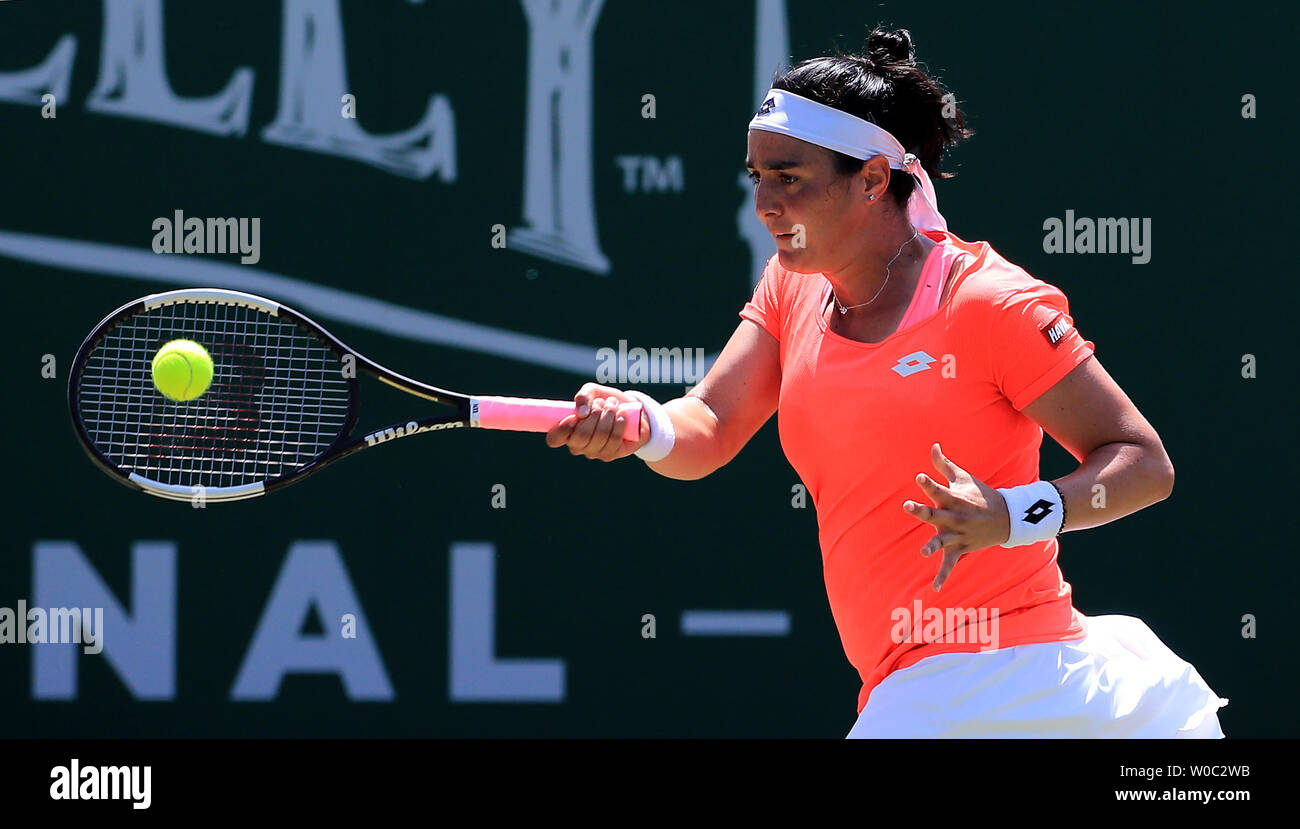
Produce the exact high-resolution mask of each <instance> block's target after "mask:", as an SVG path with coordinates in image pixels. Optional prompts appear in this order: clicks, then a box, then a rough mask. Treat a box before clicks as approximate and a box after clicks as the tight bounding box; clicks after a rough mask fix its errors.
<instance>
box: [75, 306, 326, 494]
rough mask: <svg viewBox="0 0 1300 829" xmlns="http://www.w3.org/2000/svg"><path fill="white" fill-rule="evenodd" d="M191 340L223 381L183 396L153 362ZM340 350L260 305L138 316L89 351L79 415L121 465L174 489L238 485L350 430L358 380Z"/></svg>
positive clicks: (288, 466)
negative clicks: (169, 345) (161, 383)
mask: <svg viewBox="0 0 1300 829" xmlns="http://www.w3.org/2000/svg"><path fill="white" fill-rule="evenodd" d="M175 339H189V340H194V341H195V342H197V343H199V344H200V345H202V346H203V347H204V348H205V349H207V351H208V353H209V354H210V355H211V356H212V362H213V366H214V372H213V379H212V384H211V386H210V387H209V388H208V390H207V392H206V393H204V394H203V395H202V396H200V397H199V398H197V399H195V400H191V401H186V402H177V401H173V400H170V399H168V398H166V397H164V396H163V395H162V394H161V393H160V392H159V391H158V390H157V388H155V387H154V384H153V377H152V371H151V368H152V361H153V357H154V354H156V353H157V351H158V349H159V348H160V347H161V346H162V345H163V344H164V343H166V342H169V341H170V340H175ZM342 368H343V367H342V364H341V363H340V361H339V358H338V355H336V354H335V353H334V351H333V350H332V349H330V348H329V347H328V346H327V345H326V344H325V343H324V342H322V341H321V340H320V339H319V338H317V337H316V336H314V335H313V334H312V333H311V332H310V331H308V330H306V329H304V328H302V327H301V326H299V325H297V324H295V323H293V322H289V321H287V320H284V319H281V318H279V317H275V316H272V315H270V314H268V313H265V312H263V311H260V310H258V309H255V308H249V307H246V306H241V305H232V304H226V303H220V302H183V303H176V304H173V305H165V306H162V307H159V308H155V309H152V310H149V311H146V312H143V313H140V314H137V315H135V316H133V317H129V318H127V319H126V320H124V321H123V322H121V323H120V324H119V325H117V326H116V327H115V328H113V329H111V330H110V331H109V332H108V333H107V334H106V335H105V336H104V338H103V339H102V340H101V341H100V342H99V343H98V344H97V345H96V347H95V348H94V350H93V351H92V352H91V354H90V355H89V357H88V358H87V361H86V365H85V368H84V369H83V371H82V375H81V378H80V381H79V382H80V416H81V421H82V424H83V425H84V426H85V428H86V431H87V433H88V435H89V436H90V439H91V441H92V442H93V443H94V444H95V445H96V446H97V447H98V448H99V450H100V451H101V452H102V453H103V454H104V455H105V456H106V457H107V458H108V459H109V460H110V461H112V462H113V463H114V464H116V465H117V466H118V467H119V468H121V469H123V470H125V471H127V472H135V473H137V474H139V475H142V476H144V477H146V478H149V479H151V480H154V481H158V482H160V483H163V484H169V485H173V486H185V487H196V486H203V487H232V486H241V485H244V484H250V483H257V482H259V481H265V480H268V479H270V478H275V477H279V476H280V475H284V474H288V473H290V472H292V471H294V470H296V469H299V468H301V467H302V466H304V465H306V464H307V463H310V462H311V461H312V460H313V459H314V458H315V457H316V456H317V455H319V454H321V453H322V452H323V451H324V450H325V449H326V448H328V447H329V446H330V445H331V444H332V443H333V442H334V441H335V440H336V439H337V438H338V436H339V435H340V433H342V431H343V429H344V427H345V426H346V424H347V421H348V415H349V412H350V410H351V384H350V383H349V382H348V379H347V378H345V377H344V376H343V372H342Z"/></svg>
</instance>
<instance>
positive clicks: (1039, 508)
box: [1020, 499, 1052, 524]
mask: <svg viewBox="0 0 1300 829" xmlns="http://www.w3.org/2000/svg"><path fill="white" fill-rule="evenodd" d="M1051 514H1052V504H1051V502H1049V501H1044V500H1042V499H1039V500H1038V501H1036V502H1034V505H1033V506H1031V507H1030V508H1029V509H1027V510H1025V514H1024V517H1022V518H1021V519H1020V520H1021V521H1028V522H1029V523H1030V524H1037V523H1038V522H1039V521H1042V520H1043V519H1044V518H1046V517H1047V516H1049V515H1051Z"/></svg>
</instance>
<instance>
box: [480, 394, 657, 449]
mask: <svg viewBox="0 0 1300 829" xmlns="http://www.w3.org/2000/svg"><path fill="white" fill-rule="evenodd" d="M469 411H470V418H469V425H471V426H478V427H480V428H483V429H503V430H505V431H509V432H549V431H551V429H553V428H554V427H555V425H556V424H557V423H559V422H560V421H561V420H564V418H566V417H568V416H569V415H576V414H577V413H578V412H577V404H575V403H574V402H573V401H572V400H533V399H531V398H527V397H471V398H470V401H469ZM618 411H619V414H621V415H623V416H624V417H626V418H627V425H626V426H625V427H624V428H623V439H624V440H630V441H634V442H635V441H638V440H640V439H641V404H640V403H620V404H619V406H618Z"/></svg>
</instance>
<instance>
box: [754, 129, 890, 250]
mask: <svg viewBox="0 0 1300 829" xmlns="http://www.w3.org/2000/svg"><path fill="white" fill-rule="evenodd" d="M748 149H749V156H748V158H747V159H746V161H745V163H746V167H747V168H748V170H749V177H750V180H751V181H753V182H754V210H755V212H756V213H757V214H758V220H759V221H761V222H762V223H763V225H764V226H765V227H766V228H767V229H768V232H769V233H771V234H772V235H773V236H774V237H775V238H776V249H777V253H778V255H779V256H780V262H781V267H783V268H785V269H786V270H789V271H794V272H795V273H830V272H835V271H839V270H842V269H843V268H845V267H847V266H848V265H849V264H850V263H851V262H853V261H857V260H858V259H859V257H860V256H861V253H862V249H863V247H864V243H865V240H866V238H867V234H866V233H865V232H864V230H865V228H866V226H867V222H868V217H869V210H868V206H869V205H873V204H876V202H868V201H867V193H868V192H872V191H874V190H875V189H876V187H875V185H874V184H873V183H872V178H873V177H874V176H876V168H877V167H880V166H883V167H888V163H887V162H884V161H883V159H881V160H880V164H873V163H869V164H868V168H869V169H868V171H867V172H866V173H859V174H854V175H850V176H845V175H841V174H839V173H837V172H835V168H834V166H833V163H834V162H833V156H832V155H831V152H830V150H827V149H825V148H823V147H818V146H817V145H815V144H809V143H808V142H807V141H801V140H799V139H798V138H791V137H790V136H788V135H782V134H780V133H774V132H766V131H764V130H750V131H749V144H748ZM876 160H877V159H873V162H875V161H876ZM886 175H887V174H886ZM801 227H802V233H801V234H800V232H799V231H800V228H801Z"/></svg>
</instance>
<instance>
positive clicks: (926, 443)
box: [740, 231, 1094, 713]
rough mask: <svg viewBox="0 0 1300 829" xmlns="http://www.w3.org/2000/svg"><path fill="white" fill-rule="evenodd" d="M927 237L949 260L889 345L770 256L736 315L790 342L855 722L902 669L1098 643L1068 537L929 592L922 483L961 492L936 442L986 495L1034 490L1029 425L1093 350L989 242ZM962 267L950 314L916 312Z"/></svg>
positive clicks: (787, 359)
mask: <svg viewBox="0 0 1300 829" xmlns="http://www.w3.org/2000/svg"><path fill="white" fill-rule="evenodd" d="M925 233H926V235H927V236H929V237H930V238H931V239H933V240H935V241H936V242H938V243H939V244H937V245H936V246H935V247H934V248H933V249H932V250H931V251H930V253H929V254H928V256H927V258H926V262H925V264H924V266H923V268H922V273H921V279H920V281H919V283H918V289H917V294H916V296H914V298H913V301H912V307H911V308H910V309H909V312H908V315H907V316H906V317H905V319H904V323H903V325H902V326H901V327H900V328H899V330H897V331H896V332H894V333H893V334H891V335H890V336H889V337H888V338H886V339H885V340H883V341H882V342H879V343H863V342H857V341H855V340H850V339H847V338H845V337H842V336H840V335H838V334H836V333H834V332H833V331H830V330H829V329H828V326H827V323H826V320H825V318H824V317H823V315H822V311H823V310H824V309H825V308H826V305H827V303H828V302H829V300H830V283H829V282H828V281H827V280H826V278H825V277H824V276H822V275H821V274H799V273H792V272H790V271H786V270H785V269H784V268H782V267H781V265H780V262H779V258H778V256H775V255H774V256H773V257H772V258H771V259H770V260H769V261H768V263H767V267H766V268H765V269H764V272H763V278H762V280H761V281H760V282H759V284H758V286H757V287H756V288H755V290H754V295H753V298H752V299H751V301H750V302H748V303H746V305H745V307H744V309H743V310H742V311H741V312H740V316H741V317H742V318H743V319H747V320H750V321H752V322H754V323H756V324H758V325H760V326H762V327H763V328H764V329H765V330H766V331H767V332H768V333H770V334H771V335H772V336H773V337H775V338H776V339H777V340H778V341H779V342H780V347H781V395H780V403H779V408H778V412H777V422H778V426H779V431H780V436H781V445H782V448H783V449H784V450H785V454H786V457H787V458H788V459H789V461H790V463H791V465H792V466H793V467H794V469H795V471H796V472H797V473H798V474H799V477H800V478H801V479H802V480H803V482H804V484H805V486H806V487H807V488H808V493H809V495H811V497H812V500H813V504H814V506H815V507H816V510H817V523H818V535H819V540H820V545H821V551H822V567H823V572H824V575H825V580H826V593H827V597H828V599H829V601H830V607H831V613H832V615H833V616H834V618H835V624H836V626H837V627H838V629H839V632H840V639H841V641H842V642H843V645H844V652H845V655H846V656H847V657H848V659H849V662H850V663H852V665H853V666H854V667H855V668H856V669H857V670H858V673H859V674H860V676H861V677H862V691H861V693H860V694H859V696H858V711H859V713H860V712H861V711H862V709H863V708H864V707H865V706H866V704H867V700H868V699H869V697H870V695H871V691H872V689H873V688H875V687H876V685H878V684H879V683H880V681H881V680H883V679H884V678H885V677H886V676H887V675H888V674H889V673H890V672H891V671H895V670H898V669H901V668H906V667H908V666H910V665H913V664H915V663H916V662H918V661H920V660H921V659H923V658H925V657H927V656H932V655H934V654H939V653H948V652H958V651H963V652H969V651H979V650H984V649H989V648H992V647H998V648H1006V647H1011V646H1013V645H1023V644H1029V643H1033V642H1055V641H1064V640H1073V639H1081V638H1083V636H1084V635H1085V633H1086V630H1085V617H1084V616H1083V615H1082V614H1081V613H1079V612H1078V611H1077V610H1075V609H1074V607H1073V604H1072V602H1071V599H1070V585H1069V584H1068V583H1067V582H1066V581H1065V580H1064V578H1063V577H1062V575H1061V570H1060V568H1059V567H1058V566H1057V561H1056V557H1057V552H1058V543H1057V540H1056V539H1052V540H1050V541H1041V542H1037V543H1034V544H1029V545H1025V546H1021V547H1015V548H1010V549H1008V548H1004V547H1000V546H994V547H990V548H987V549H984V550H979V551H976V552H973V553H971V554H969V555H966V556H963V557H962V559H961V560H960V561H959V562H958V563H957V566H956V568H955V569H954V570H953V572H952V574H951V575H950V576H949V578H948V580H947V582H945V584H944V586H943V589H942V590H941V591H940V592H938V593H936V592H934V590H933V589H932V587H931V584H932V582H933V581H934V577H935V574H936V573H937V572H938V568H939V563H940V560H941V556H940V555H933V556H930V557H929V558H926V557H923V556H922V555H921V552H920V550H921V547H922V546H924V545H925V543H926V542H927V541H928V540H929V539H930V538H931V537H933V536H934V535H935V533H936V529H935V527H934V526H933V525H932V524H928V523H926V522H924V521H921V520H920V519H918V518H915V517H913V516H912V515H910V514H908V513H907V512H905V511H904V510H903V502H904V501H907V500H909V499H912V500H915V501H917V502H919V503H923V504H926V503H930V500H929V498H928V496H926V494H925V493H924V492H923V491H922V490H921V488H920V487H919V486H917V484H916V475H917V473H919V472H924V473H925V474H926V475H928V476H930V477H932V478H934V479H935V480H937V481H939V482H941V483H948V481H947V480H946V479H945V478H944V476H943V475H941V474H939V473H938V472H937V470H935V468H934V465H933V463H932V462H931V460H930V446H931V444H933V443H935V442H938V443H939V444H940V445H941V446H942V448H943V452H944V454H945V455H947V457H948V458H949V459H950V460H952V462H953V463H955V464H957V465H958V466H960V467H962V468H963V469H965V470H966V471H968V472H970V473H971V474H972V475H974V476H975V477H976V478H978V479H979V480H981V481H983V482H984V483H986V484H988V485H989V486H991V487H994V488H1002V487H1012V486H1018V485H1020V484H1027V483H1032V482H1033V481H1036V480H1038V478H1039V475H1038V461H1039V447H1040V446H1041V444H1042V439H1043V430H1042V428H1041V427H1039V426H1038V424H1037V423H1035V422H1034V421H1033V420H1031V419H1030V418H1028V417H1027V416H1026V415H1024V414H1022V412H1021V410H1022V409H1023V408H1024V407H1025V406H1027V405H1028V404H1029V403H1031V402H1033V401H1034V399H1035V398H1037V397H1038V396H1039V395H1040V394H1042V393H1043V392H1044V391H1046V390H1047V389H1049V388H1050V387H1051V386H1052V385H1054V384H1055V383H1056V382H1057V381H1058V380H1060V379H1061V378H1062V377H1064V376H1065V375H1066V374H1068V373H1069V372H1070V371H1071V370H1072V369H1073V368H1075V367H1076V366H1078V365H1079V364H1080V363H1082V362H1083V361H1084V360H1086V359H1087V358H1088V357H1089V356H1090V355H1091V354H1092V353H1093V349H1094V346H1093V343H1091V342H1089V341H1087V340H1084V339H1083V337H1082V336H1081V335H1080V334H1079V333H1078V331H1076V330H1075V328H1074V320H1073V318H1072V317H1070V314H1069V304H1068V302H1067V300H1066V298H1065V295H1064V294H1063V293H1062V292H1061V291H1060V290H1059V289H1058V288H1056V287H1054V286H1052V285H1049V284H1047V283H1045V282H1043V281H1041V280H1038V279H1035V278H1034V277H1032V276H1030V275H1029V274H1027V273H1026V272H1025V271H1024V270H1022V269H1021V268H1020V267H1018V266H1016V265H1014V264H1012V263H1010V262H1008V261H1007V260H1006V259H1003V258H1002V257H1001V256H1000V255H999V254H998V253H997V252H995V251H994V250H993V249H992V248H991V247H990V246H989V245H988V243H987V242H967V241H965V240H963V239H960V238H959V237H957V236H955V235H953V234H951V233H948V232H944V231H925ZM962 254H970V256H969V257H967V258H966V259H965V261H964V262H963V267H962V269H961V271H960V272H959V273H958V275H957V276H956V277H955V282H954V283H953V288H952V291H951V293H950V295H949V296H948V298H947V300H946V301H945V303H944V305H943V306H942V307H937V308H933V309H929V308H926V309H923V312H921V313H918V312H917V311H918V308H919V307H920V306H921V301H922V299H923V297H926V296H928V297H932V298H933V299H932V300H931V302H932V304H933V305H934V306H937V304H938V301H937V295H938V294H939V293H941V291H939V290H936V289H935V285H936V280H937V281H938V283H939V284H940V287H941V283H942V281H943V280H944V279H945V278H946V276H947V274H948V272H949V268H950V266H951V263H952V262H953V261H954V260H955V259H957V258H958V257H960V256H961V255H962ZM927 285H928V286H929V287H928V288H927ZM991 632H996V637H991V636H990V635H989V634H990V633H991Z"/></svg>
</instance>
